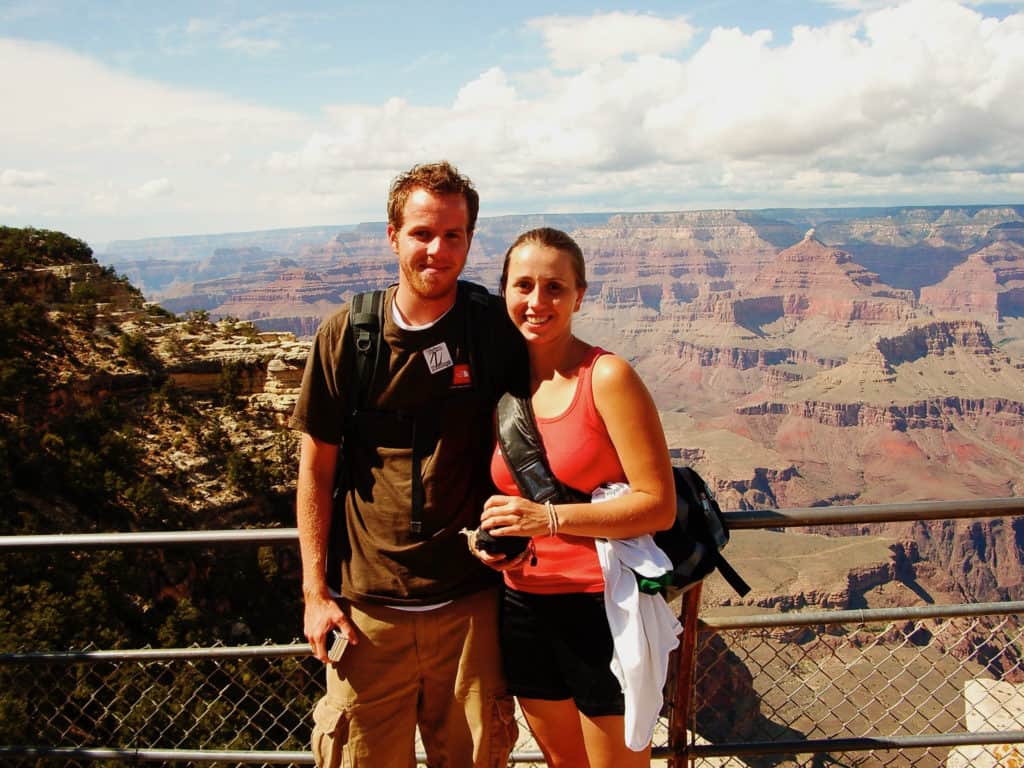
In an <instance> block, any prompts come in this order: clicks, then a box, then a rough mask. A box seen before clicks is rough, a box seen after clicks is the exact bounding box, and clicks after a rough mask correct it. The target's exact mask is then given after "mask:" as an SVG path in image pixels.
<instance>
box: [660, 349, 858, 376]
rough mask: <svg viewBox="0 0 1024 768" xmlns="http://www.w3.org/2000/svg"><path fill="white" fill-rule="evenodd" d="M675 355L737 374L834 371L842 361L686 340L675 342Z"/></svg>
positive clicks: (794, 351) (799, 352)
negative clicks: (778, 369)
mask: <svg viewBox="0 0 1024 768" xmlns="http://www.w3.org/2000/svg"><path fill="white" fill-rule="evenodd" d="M676 355H677V356H678V357H679V359H681V360H683V361H685V362H687V363H692V364H694V365H698V366H700V367H702V368H711V367H714V366H725V367H728V368H735V369H736V370H739V371H745V370H748V369H750V368H765V369H767V368H770V367H771V366H777V365H783V364H800V365H814V366H816V367H818V368H834V367H835V366H837V365H841V364H842V361H841V360H834V359H828V358H821V357H815V356H814V355H812V354H811V353H809V352H808V351H807V350H797V349H741V348H735V347H721V348H719V347H707V346H702V345H700V344H693V343H691V342H688V341H681V342H678V343H677V345H676ZM797 378H798V377H797Z"/></svg>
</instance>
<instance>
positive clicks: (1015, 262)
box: [921, 239, 1024, 321]
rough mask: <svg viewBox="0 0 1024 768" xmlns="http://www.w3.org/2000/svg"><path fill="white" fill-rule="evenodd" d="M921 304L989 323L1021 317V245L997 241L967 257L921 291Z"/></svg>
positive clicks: (1023, 281) (1023, 274)
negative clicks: (940, 279) (971, 316)
mask: <svg viewBox="0 0 1024 768" xmlns="http://www.w3.org/2000/svg"><path fill="white" fill-rule="evenodd" d="M921 303H922V304H927V305H929V306H930V307H932V309H934V310H936V311H941V312H959V313H963V314H967V315H975V316H979V317H983V318H985V319H988V320H992V321H998V320H1001V319H1003V318H1004V317H1006V316H1017V317H1020V316H1024V245H1021V244H1020V243H1017V242H1014V241H1013V240H1009V239H1007V240H1000V241H998V242H995V243H993V244H992V245H989V246H988V247H986V248H983V249H982V250H980V251H978V252H977V253H974V254H971V256H970V257H969V258H968V259H967V261H965V262H964V263H962V264H960V265H959V266H957V267H954V268H953V269H952V270H951V271H950V273H949V274H948V275H947V276H946V278H945V279H944V280H943V281H942V282H940V283H937V284H935V285H930V286H925V287H924V288H922V289H921Z"/></svg>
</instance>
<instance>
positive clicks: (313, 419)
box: [289, 310, 353, 445]
mask: <svg viewBox="0 0 1024 768" xmlns="http://www.w3.org/2000/svg"><path fill="white" fill-rule="evenodd" d="M347 331H348V312H347V311H345V310H342V311H341V312H338V313H336V314H335V315H333V316H332V317H330V318H328V319H327V320H325V321H324V322H323V323H322V324H321V325H320V327H319V328H318V329H317V331H316V335H315V336H314V337H313V344H312V346H311V347H310V349H309V356H308V357H307V358H306V367H305V368H304V369H303V372H302V387H301V389H300V390H299V399H298V401H297V402H296V403H295V410H294V411H293V412H292V416H291V419H290V420H289V426H291V428H292V429H297V430H299V431H300V432H305V433H306V434H307V435H310V436H311V437H315V438H316V439H317V440H321V441H323V442H325V443H331V444H334V445H338V444H340V443H341V438H342V435H343V434H344V430H345V418H346V413H347V401H346V387H345V380H346V378H347V377H346V372H350V371H353V365H352V363H353V361H352V360H350V359H349V356H350V354H351V351H352V349H351V346H352V345H347V344H345V338H346V336H347Z"/></svg>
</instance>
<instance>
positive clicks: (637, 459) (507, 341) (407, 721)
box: [292, 163, 675, 768]
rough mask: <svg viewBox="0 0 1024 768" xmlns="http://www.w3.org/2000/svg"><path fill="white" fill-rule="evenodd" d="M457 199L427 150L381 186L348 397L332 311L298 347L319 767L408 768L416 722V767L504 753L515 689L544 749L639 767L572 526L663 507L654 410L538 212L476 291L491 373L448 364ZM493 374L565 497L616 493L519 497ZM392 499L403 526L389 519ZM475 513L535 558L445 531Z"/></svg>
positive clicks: (578, 531)
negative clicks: (377, 332)
mask: <svg viewBox="0 0 1024 768" xmlns="http://www.w3.org/2000/svg"><path fill="white" fill-rule="evenodd" d="M478 210H479V198H478V196H477V193H476V190H475V189H474V188H473V185H472V184H471V182H470V181H469V180H468V179H467V178H465V177H464V176H461V175H460V174H459V173H458V172H457V171H456V169H454V168H453V167H452V166H450V165H449V164H447V163H435V164H430V165H419V166H415V167H414V168H412V169H411V170H410V171H409V172H407V173H405V174H402V175H400V176H399V177H398V178H396V179H395V180H394V182H393V183H392V186H391V190H390V195H389V199H388V227H387V233H388V239H389V241H390V243H391V247H392V250H393V251H394V252H395V254H396V255H397V256H398V261H399V281H398V285H397V287H395V288H391V289H389V290H388V292H387V295H386V300H385V304H384V327H383V338H382V340H383V342H384V344H382V345H381V346H382V348H383V352H384V354H383V355H382V357H383V359H382V360H381V361H380V363H379V367H380V371H381V372H382V373H383V374H384V375H381V376H377V377H375V378H374V382H375V383H374V386H373V389H372V391H371V392H369V393H368V396H367V399H366V400H364V401H363V402H364V403H366V405H365V407H363V406H362V405H361V404H360V403H359V402H358V401H359V400H360V399H361V398H358V397H357V395H356V393H355V390H357V389H358V386H357V385H356V383H355V382H356V374H355V365H356V362H355V358H356V351H355V349H354V346H355V342H354V340H353V336H352V334H351V333H350V330H349V317H348V310H347V309H343V310H341V311H340V312H339V313H337V314H336V315H334V316H333V317H331V318H330V319H328V320H327V321H325V323H324V324H323V325H322V326H321V328H320V329H319V330H318V331H317V335H316V338H315V340H314V343H313V346H312V348H311V350H310V355H309V359H308V361H307V364H306V368H305V373H304V377H303V383H302V390H301V395H300V398H299V401H298V403H297V405H296V409H295V413H294V415H293V418H292V425H293V426H294V427H295V428H297V429H299V430H300V431H301V432H302V433H303V436H302V450H301V458H300V463H299V479H298V494H297V520H298V529H299V541H300V549H301V553H302V564H303V595H304V599H305V616H304V632H305V635H306V637H307V639H308V640H309V642H310V644H311V645H312V648H313V654H314V655H315V656H316V657H317V658H318V659H320V660H321V661H324V662H327V661H328V645H329V643H330V636H331V634H332V631H333V630H334V629H337V630H338V632H340V634H341V635H342V636H343V637H344V638H345V639H347V641H348V647H347V649H346V650H345V651H344V653H343V655H342V656H341V658H340V659H339V660H338V661H336V662H331V663H329V664H328V665H327V693H326V695H325V696H324V697H323V699H321V700H320V701H319V702H318V704H317V706H316V708H315V710H314V714H313V717H314V729H313V750H314V754H315V756H316V759H317V764H318V765H320V766H342V765H345V766H388V767H389V768H390V767H392V766H399V767H404V766H409V767H410V768H411V767H412V766H414V764H415V757H414V754H413V749H412V737H413V733H414V730H415V728H416V726H417V725H418V726H419V729H420V733H421V735H422V738H423V744H424V748H425V750H426V752H427V761H428V764H429V765H431V766H433V767H434V768H440V766H452V767H453V768H459V767H461V766H504V765H505V764H506V762H507V758H508V755H509V753H510V751H511V749H512V747H513V745H514V743H515V738H516V735H517V728H516V724H515V720H514V717H513V704H512V700H511V697H510V695H509V694H514V695H516V696H518V697H519V702H520V706H521V707H522V709H523V711H524V713H525V715H526V718H527V722H528V723H529V725H530V728H531V730H532V731H533V733H534V736H535V737H536V739H537V742H538V744H539V745H540V748H541V749H542V751H543V752H544V755H545V757H546V759H547V761H548V764H549V765H555V766H588V765H589V766H593V767H596V766H629V765H648V764H649V756H650V748H649V745H648V747H647V749H646V750H643V751H640V752H634V751H633V750H631V749H629V748H627V747H626V746H625V741H624V735H623V733H624V727H623V696H622V692H621V690H620V687H619V684H618V682H617V680H616V679H615V677H614V676H613V675H612V673H611V671H610V669H609V662H610V660H611V653H612V650H611V649H612V639H611V634H610V630H609V628H608V622H607V620H606V618H605V615H604V608H603V602H602V591H603V585H604V582H603V579H602V575H601V569H600V565H599V563H598V558H597V554H596V550H595V544H594V537H608V538H627V537H633V536H638V535H641V534H645V533H650V532H652V531H654V530H659V529H663V528H667V527H669V526H670V525H671V523H672V520H673V518H674V515H675V493H674V486H673V480H672V473H671V467H670V465H669V460H668V452H667V450H666V446H665V439H664V435H663V433H662V429H661V424H660V421H659V419H658V415H657V411H656V409H655V407H654V404H653V402H652V400H651V397H650V395H649V394H648V392H647V390H646V388H645V387H644V385H643V383H642V382H641V381H640V379H639V377H638V376H637V375H636V374H635V373H634V371H633V370H632V368H631V367H630V366H629V365H628V364H627V363H626V362H625V361H623V360H622V359H621V358H618V357H616V356H614V355H611V354H608V353H605V352H604V351H603V350H601V349H599V348H596V347H592V346H590V345H588V344H586V343H585V342H583V341H581V340H579V339H577V338H576V337H575V336H573V334H572V315H573V314H574V313H575V312H576V311H577V310H578V309H579V308H580V304H581V302H582V300H583V295H584V293H585V290H586V278H585V271H584V262H583V255H582V253H581V251H580V249H579V247H578V246H577V245H576V243H575V242H574V241H573V240H572V239H571V238H570V237H569V236H568V235H566V234H565V233H562V232H559V231H557V230H552V229H539V230H532V231H530V232H527V233H525V234H523V235H522V236H520V237H519V239H518V240H516V242H515V243H513V245H512V247H511V248H510V249H509V251H508V253H507V254H506V256H505V264H504V268H503V271H502V279H501V286H500V292H501V294H503V296H504V306H502V302H501V301H500V300H499V299H497V298H495V297H489V299H488V304H487V308H486V309H487V312H488V318H489V322H490V324H491V325H492V326H493V328H492V329H489V331H490V333H491V335H490V337H489V338H491V339H492V341H493V343H492V344H491V345H490V347H489V349H488V350H486V354H484V355H482V357H484V358H485V359H486V361H487V362H486V365H487V367H489V368H491V370H490V371H487V372H482V371H481V370H480V369H479V366H478V365H477V363H476V362H475V361H473V360H472V359H470V358H471V354H470V349H471V347H472V346H473V345H472V344H471V343H470V340H469V336H470V334H471V333H472V332H473V331H472V330H471V329H470V327H469V322H467V317H468V315H467V313H469V312H470V307H469V306H468V305H469V303H470V299H469V298H468V297H467V296H466V294H465V292H464V290H462V289H459V288H458V278H459V275H460V274H461V272H462V269H463V267H464V266H465V263H466V257H467V255H468V252H469V247H470V243H471V240H472V237H473V230H474V226H475V223H476V217H477V211H478ZM509 319H511V323H510V322H509ZM478 321H479V320H478V318H475V319H474V320H473V322H478ZM523 339H525V342H526V344H525V352H524V350H523ZM485 374H486V375H485ZM474 379H476V380H475V381H474ZM506 390H508V391H512V392H518V393H523V394H529V395H530V397H531V401H532V405H533V408H534V411H535V413H536V416H537V421H538V425H539V429H540V431H541V434H542V435H543V437H544V442H545V447H546V449H547V451H548V459H549V462H550V463H551V465H552V469H553V470H554V472H555V474H556V475H557V476H558V477H559V479H560V480H562V481H563V482H564V483H565V484H567V485H571V486H573V487H576V488H579V489H581V490H586V491H592V490H593V489H595V488H596V487H598V486H600V485H602V484H606V483H614V482H628V484H629V491H628V492H627V493H626V494H624V495H621V496H619V497H617V498H614V499H612V500H609V501H605V502H603V503H601V504H594V505H591V504H586V503H584V504H558V505H555V506H554V508H553V510H550V509H548V508H546V507H545V506H544V505H542V504H537V503H535V502H532V501H529V500H527V499H523V498H520V497H519V496H518V495H517V492H516V490H515V484H514V482H513V481H512V478H511V475H510V474H509V472H508V470H507V468H505V466H504V463H503V460H502V458H501V456H500V454H499V453H496V449H495V444H494V434H493V429H492V426H491V425H492V424H493V411H494V406H495V403H496V401H497V399H498V397H499V396H500V395H501V393H502V392H504V391H506ZM403 436H404V437H403ZM403 440H405V441H406V442H404V443H403V442H402V441H403ZM340 446H343V450H344V461H343V462H342V463H341V469H342V470H343V473H344V477H345V478H346V481H345V483H344V487H345V488H346V489H347V490H346V492H345V493H344V494H343V497H344V499H343V500H344V504H343V506H339V508H338V513H337V514H338V515H339V516H343V520H344V524H345V527H346V529H347V531H346V533H347V542H348V543H347V547H346V549H345V555H344V557H343V559H342V562H341V566H340V576H341V590H340V594H339V593H338V592H335V591H334V590H332V589H331V588H330V587H329V586H328V581H329V579H328V576H329V574H327V573H326V567H327V554H328V545H329V539H330V536H331V530H332V529H331V519H332V515H333V514H334V512H333V509H334V506H333V505H334V501H333V499H332V492H333V489H334V487H335V482H336V472H337V464H338V458H339V450H341V448H340ZM417 452H419V453H420V454H421V456H420V457H419V458H416V457H415V455H416V454H417ZM410 456H413V457H414V458H416V460H415V461H411V460H410ZM414 463H415V464H418V467H417V469H418V471H416V472H414V471H413V470H412V464H414ZM495 487H497V489H498V491H499V492H498V493H495V492H494V490H495ZM413 494H418V495H419V504H417V505H416V506H417V507H418V508H419V509H420V510H421V513H422V515H421V516H422V530H420V531H416V530H413V529H411V528H410V511H409V510H410V506H411V505H410V497H411V496H412V495H413ZM481 509H482V510H483V512H482V513H481ZM552 517H553V518H554V519H552ZM478 525H479V526H480V527H482V528H484V529H487V530H489V531H490V532H491V533H492V534H494V535H495V536H505V535H518V536H532V537H534V547H533V552H534V554H535V557H522V556H521V557H518V558H515V559H512V560H506V559H505V558H503V557H501V556H496V557H492V556H489V555H487V554H485V553H482V552H479V551H477V550H475V549H473V548H472V546H471V547H467V546H466V542H465V540H464V539H463V538H462V537H461V536H460V535H459V531H460V530H462V529H463V528H476V527H477V526H478ZM553 529H557V535H550V534H551V532H552V530H553ZM497 571H504V576H505V582H506V588H505V589H504V590H501V591H499V589H498V584H497ZM333 575H334V574H330V576H333ZM499 627H500V630H499ZM499 637H500V642H499ZM499 647H500V652H499ZM506 678H507V681H508V683H507V686H506ZM652 695H660V691H657V692H652Z"/></svg>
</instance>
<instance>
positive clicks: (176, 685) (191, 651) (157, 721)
mask: <svg viewBox="0 0 1024 768" xmlns="http://www.w3.org/2000/svg"><path fill="white" fill-rule="evenodd" d="M323 690H324V680H323V667H322V665H321V664H320V662H318V661H316V660H315V659H313V658H312V657H310V656H309V646H308V645H306V644H299V643H296V644H293V645H270V644H267V645H264V646H248V647H241V648H239V647H224V646H217V647H213V648H188V649H162V650H161V649H142V650H138V651H90V650H86V651H82V652H72V653H68V654H18V655H13V654H12V655H7V656H2V657H0V691H4V692H5V694H4V695H3V696H2V697H0V700H2V702H3V703H2V704H0V745H5V746H13V745H32V746H36V747H38V746H42V745H45V746H46V747H53V748H58V749H59V750H62V751H60V752H58V753H57V754H50V755H46V754H45V750H43V751H41V752H40V751H35V752H33V753H31V754H28V755H21V756H20V757H19V756H17V755H15V754H9V755H6V756H4V757H3V760H2V761H0V762H3V764H4V765H18V766H26V768H27V766H51V765H52V766H56V765H61V766H82V768H86V766H92V767H93V768H95V767H96V766H103V765H110V766H114V765H119V766H123V765H125V764H133V763H135V762H136V761H137V760H139V759H141V757H140V756H142V755H145V754H147V753H152V752H160V751H161V750H163V751H167V750H203V751H208V752H210V753H211V754H210V757H208V758H204V759H203V762H204V763H206V764H209V763H210V762H211V761H212V762H213V764H215V765H241V764H248V765H252V764H264V765H271V764H273V765H280V764H282V762H288V761H289V760H290V761H291V762H294V763H303V764H311V763H312V756H311V755H310V754H309V753H308V751H307V750H308V748H309V734H310V728H311V726H312V718H311V717H310V713H311V712H312V709H313V705H314V704H315V702H316V700H317V699H318V698H319V697H320V696H321V695H322V694H323ZM517 719H518V723H519V739H518V741H517V744H516V747H515V750H514V753H513V762H514V763H516V764H519V765H526V766H539V765H543V761H542V760H541V759H540V756H539V752H538V749H537V746H536V744H535V743H534V742H533V741H532V739H531V738H530V733H529V729H528V728H527V726H526V722H525V720H524V719H523V717H522V714H521V713H519V712H517ZM666 734H667V731H666V729H665V727H664V724H663V726H662V727H660V728H659V729H658V735H657V736H656V741H655V744H656V745H661V746H664V745H665V743H666V739H667V735H666ZM417 747H418V748H419V744H417ZM110 748H114V749H117V750H121V751H123V752H124V754H122V755H118V756H109V757H106V758H104V757H103V755H104V752H103V751H104V750H106V749H110ZM71 749H78V750H86V751H88V754H86V753H84V752H83V754H82V756H81V757H76V756H75V755H73V754H69V753H68V752H67V751H63V750H71ZM136 750H137V751H138V752H139V755H137V756H136V757H135V758H133V757H132V752H133V751H136ZM418 751H419V752H420V756H421V757H422V749H421V748H419V749H418ZM238 752H244V753H253V754H252V757H253V758H256V759H250V758H249V757H245V758H242V762H239V761H238V760H237V759H236V760H232V759H224V760H213V758H214V757H215V756H216V755H215V754H214V753H238ZM261 752H269V753H275V757H273V758H271V759H270V760H271V762H266V763H260V762H259V760H258V755H257V754H256V753H261ZM299 752H301V753H303V754H302V755H292V757H288V754H287V753H299ZM147 760H152V757H150V758H147ZM155 762H161V761H160V760H156V761H155ZM165 762H166V764H179V765H180V764H181V761H174V760H169V761H165ZM189 762H196V761H195V760H192V761H189ZM150 764H153V763H152V762H150Z"/></svg>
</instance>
